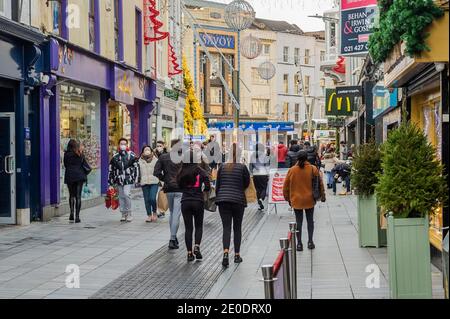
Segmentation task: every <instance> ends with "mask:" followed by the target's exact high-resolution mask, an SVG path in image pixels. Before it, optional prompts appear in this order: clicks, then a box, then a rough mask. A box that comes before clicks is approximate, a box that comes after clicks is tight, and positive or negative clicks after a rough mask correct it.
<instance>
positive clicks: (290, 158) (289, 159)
mask: <svg viewBox="0 0 450 319" xmlns="http://www.w3.org/2000/svg"><path fill="white" fill-rule="evenodd" d="M300 150H301V149H300V145H298V142H297V141H296V140H293V141H291V147H290V148H289V152H288V153H287V156H286V168H291V167H292V166H294V165H295V164H297V160H298V154H299V153H300Z"/></svg>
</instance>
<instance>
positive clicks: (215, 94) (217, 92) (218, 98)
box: [210, 87, 223, 105]
mask: <svg viewBox="0 0 450 319" xmlns="http://www.w3.org/2000/svg"><path fill="white" fill-rule="evenodd" d="M210 92H211V104H216V105H217V104H218V105H222V104H223V90H222V88H221V87H211V88H210Z"/></svg>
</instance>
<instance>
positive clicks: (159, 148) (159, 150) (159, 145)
mask: <svg viewBox="0 0 450 319" xmlns="http://www.w3.org/2000/svg"><path fill="white" fill-rule="evenodd" d="M164 153H167V148H166V143H164V142H163V141H158V142H156V148H155V155H156V157H158V158H159V157H160V156H161V155H162V154H164Z"/></svg>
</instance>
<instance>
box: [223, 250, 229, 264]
mask: <svg viewBox="0 0 450 319" xmlns="http://www.w3.org/2000/svg"><path fill="white" fill-rule="evenodd" d="M229 265H230V258H229V255H228V253H224V254H223V260H222V266H224V267H228V266H229Z"/></svg>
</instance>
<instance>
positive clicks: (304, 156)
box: [297, 150, 308, 168]
mask: <svg viewBox="0 0 450 319" xmlns="http://www.w3.org/2000/svg"><path fill="white" fill-rule="evenodd" d="M307 161H308V153H306V152H305V151H303V150H301V151H300V152H299V153H298V162H297V165H298V166H300V168H305V163H306V162H307Z"/></svg>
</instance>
